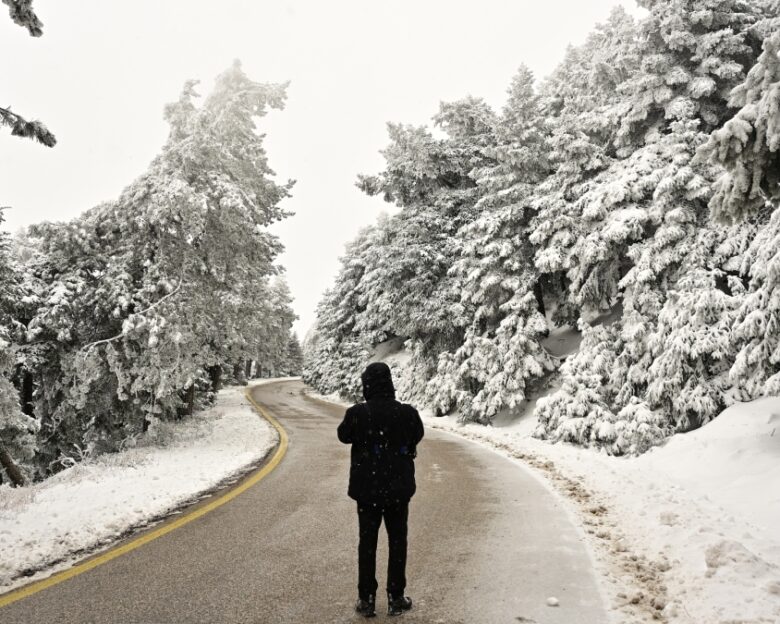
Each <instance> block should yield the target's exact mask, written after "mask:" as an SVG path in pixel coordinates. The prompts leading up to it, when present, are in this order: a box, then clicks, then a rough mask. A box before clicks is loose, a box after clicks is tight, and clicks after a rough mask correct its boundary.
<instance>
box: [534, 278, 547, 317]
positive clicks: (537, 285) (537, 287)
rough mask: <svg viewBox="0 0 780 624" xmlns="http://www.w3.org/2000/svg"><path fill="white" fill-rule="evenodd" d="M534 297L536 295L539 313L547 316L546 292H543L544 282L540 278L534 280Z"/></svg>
mask: <svg viewBox="0 0 780 624" xmlns="http://www.w3.org/2000/svg"><path fill="white" fill-rule="evenodd" d="M534 297H536V309H537V310H539V314H541V315H542V316H545V314H546V311H545V308H544V294H543V293H542V283H541V282H540V281H539V280H536V281H535V282H534Z"/></svg>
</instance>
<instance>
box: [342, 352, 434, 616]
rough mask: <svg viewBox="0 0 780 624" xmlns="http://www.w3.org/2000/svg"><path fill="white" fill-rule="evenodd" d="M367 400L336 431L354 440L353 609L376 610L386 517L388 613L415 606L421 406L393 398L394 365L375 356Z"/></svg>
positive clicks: (367, 374)
mask: <svg viewBox="0 0 780 624" xmlns="http://www.w3.org/2000/svg"><path fill="white" fill-rule="evenodd" d="M361 381H362V382H363V396H364V398H365V399H366V400H365V402H364V403H357V404H356V405H353V406H352V407H350V408H349V409H348V410H347V412H346V414H344V420H343V421H342V422H341V424H340V425H339V427H338V437H339V440H340V441H341V442H343V443H344V444H351V445H352V459H351V465H350V471H349V490H348V492H347V493H348V495H349V497H350V498H353V499H355V500H356V501H357V511H358V525H359V536H360V540H359V544H358V601H357V603H356V604H355V611H357V612H358V613H359V614H360V615H363V616H365V617H373V616H374V615H376V613H375V610H376V590H377V587H378V583H377V581H376V545H377V539H378V537H379V526H380V525H381V524H382V519H383V518H384V521H385V528H386V529H387V541H388V550H389V553H388V562H387V614H388V615H401V614H402V613H403V612H404V611H408V610H409V609H411V608H412V600H411V598H409V597H408V596H404V590H405V589H406V536H407V520H408V517H409V500H410V499H411V498H412V496H414V492H415V490H416V485H415V481H414V458H415V457H416V456H417V445H418V444H419V442H420V440H422V437H423V424H422V420H421V419H420V415H419V414H418V413H417V410H416V409H415V408H414V407H412V406H411V405H407V404H405V403H400V402H399V401H396V399H395V388H394V387H393V379H392V376H391V374H390V368H389V367H388V366H387V364H385V363H384V362H374V363H372V364H369V365H368V367H366V370H365V371H364V372H363V374H362V375H361Z"/></svg>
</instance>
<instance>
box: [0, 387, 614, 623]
mask: <svg viewBox="0 0 780 624" xmlns="http://www.w3.org/2000/svg"><path fill="white" fill-rule="evenodd" d="M303 388H304V387H303V384H302V383H301V382H297V381H292V382H280V383H274V384H270V385H265V386H258V387H256V388H254V389H253V390H252V393H253V397H254V398H255V400H256V401H258V402H259V403H261V404H263V405H264V406H265V407H266V408H267V409H268V410H269V411H270V412H271V413H272V414H273V415H274V416H275V417H277V418H278V419H279V421H280V422H281V423H282V425H283V426H284V428H285V429H286V430H287V432H288V434H289V438H290V445H289V449H288V451H287V455H286V456H285V457H284V459H283V460H282V462H281V464H279V466H277V468H276V469H275V470H273V472H271V473H270V474H269V475H268V476H267V477H266V478H265V479H263V480H262V481H261V482H260V483H258V484H257V485H255V486H253V487H251V488H250V489H249V490H247V491H246V492H244V493H243V494H241V495H239V496H238V497H237V498H235V499H233V500H232V501H230V502H229V503H227V504H225V505H223V506H222V507H219V508H217V509H215V510H213V511H211V512H209V513H208V514H206V515H204V516H202V517H201V518H198V519H197V520H194V521H193V522H191V523H189V524H187V525H186V526H183V527H180V528H178V529H175V530H173V531H172V532H170V533H168V534H167V535H164V536H162V537H160V538H158V539H156V540H154V541H152V542H150V543H148V544H145V545H144V546H142V547H140V548H138V549H136V550H133V551H131V552H129V553H127V554H124V555H122V556H120V557H118V558H116V559H114V560H112V561H110V562H108V563H105V564H103V565H100V566H98V567H96V568H94V569H92V570H90V571H88V572H85V573H84V574H81V575H79V576H76V577H74V578H72V579H69V580H67V581H65V582H63V583H60V584H58V585H55V586H53V587H50V588H48V589H45V590H43V591H41V592H39V593H37V594H34V595H32V596H29V597H27V598H25V599H22V600H20V601H18V602H15V603H13V604H11V605H8V606H6V607H3V608H0V622H2V623H3V624H17V623H25V624H27V623H29V624H32V623H35V624H46V623H49V622H51V623H55V622H56V623H57V624H68V623H73V624H86V623H91V622H95V623H98V622H99V623H122V624H124V623H128V624H129V623H137V624H156V623H166V624H167V623H174V622H176V623H179V622H181V623H185V622H186V623H195V622H198V623H200V622H202V623H204V624H205V623H208V624H217V623H221V622H253V623H258V624H274V623H277V622H279V623H285V624H288V623H289V624H306V623H312V624H315V623H316V624H324V623H329V622H341V623H344V622H362V621H364V620H363V618H360V617H358V616H356V615H354V614H353V612H352V605H353V602H354V599H355V597H356V593H357V590H356V584H357V578H356V576H357V570H356V567H357V566H356V549H357V517H356V513H355V508H354V507H355V506H354V503H353V502H352V501H351V500H349V499H348V498H347V497H346V485H347V475H348V463H349V452H348V447H346V446H342V445H341V444H339V443H338V441H337V439H336V434H335V429H336V425H337V424H338V422H339V421H340V419H341V417H342V416H343V412H344V410H343V408H340V407H338V406H335V405H332V404H329V403H324V402H321V401H318V400H316V399H313V398H311V397H309V396H307V395H305V394H304V392H303ZM417 482H418V490H417V491H418V493H417V495H416V496H415V497H414V499H413V500H412V503H411V506H410V526H409V540H410V550H409V566H408V570H407V576H408V581H409V586H408V588H407V593H408V594H409V595H411V596H412V597H413V599H414V601H415V608H414V609H413V610H412V611H411V612H410V613H407V614H406V615H404V616H402V617H401V618H386V616H385V615H384V614H383V610H384V607H385V601H384V597H383V596H379V599H378V605H377V609H378V614H379V617H377V618H376V619H375V620H373V621H374V622H381V621H384V620H386V619H388V620H389V619H392V621H395V622H398V623H400V624H404V623H406V624H411V623H413V622H415V623H426V624H494V623H495V624H503V623H506V624H510V623H513V624H516V623H517V622H525V623H527V624H528V623H533V622H536V623H538V624H556V623H566V624H580V623H581V624H603V623H605V622H607V621H608V617H607V615H606V613H605V610H604V607H603V605H602V600H601V594H600V592H599V590H598V587H597V583H596V579H595V577H594V574H593V571H592V566H591V561H590V559H589V557H588V555H587V553H586V551H585V549H584V548H583V546H582V543H581V539H580V535H579V533H578V532H577V530H576V529H575V527H574V526H573V525H572V524H571V522H570V521H569V519H568V516H567V515H566V513H565V511H564V510H563V509H561V504H560V503H559V501H558V499H557V498H556V497H555V496H553V495H552V494H550V493H549V492H548V491H547V490H546V489H545V488H544V487H543V486H542V485H541V484H540V483H539V482H538V481H537V480H536V479H535V478H534V477H533V476H531V475H530V474H528V473H527V472H526V471H525V470H523V469H522V468H521V467H520V466H518V465H517V464H516V463H514V462H511V461H509V460H507V459H504V458H503V457H501V456H499V455H498V454H495V453H493V452H491V451H489V450H486V449H483V448H481V447H480V446H478V445H476V444H472V443H469V442H465V441H462V440H460V439H459V438H456V437H454V436H451V435H448V434H445V433H439V432H435V431H431V430H427V431H426V438H425V440H423V442H422V443H421V445H420V447H419V456H418V458H417ZM385 546H386V538H385V536H384V535H382V537H380V551H379V554H378V563H377V570H378V573H379V574H378V580H379V584H380V590H381V588H382V587H383V585H384V563H383V562H384V561H386V556H387V553H386V549H385ZM550 596H555V597H557V598H558V599H559V601H560V606H559V607H549V606H547V605H546V599H547V598H548V597H550Z"/></svg>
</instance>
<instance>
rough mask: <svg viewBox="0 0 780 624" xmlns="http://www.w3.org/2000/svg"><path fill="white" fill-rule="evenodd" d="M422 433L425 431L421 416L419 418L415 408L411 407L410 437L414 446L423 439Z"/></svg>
mask: <svg viewBox="0 0 780 624" xmlns="http://www.w3.org/2000/svg"><path fill="white" fill-rule="evenodd" d="M423 435H425V431H424V429H423V423H422V418H420V414H419V413H418V412H417V410H416V409H414V408H412V437H413V440H414V442H413V444H414V445H415V446H417V445H418V444H419V443H420V440H422V439H423Z"/></svg>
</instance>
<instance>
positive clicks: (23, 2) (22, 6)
mask: <svg viewBox="0 0 780 624" xmlns="http://www.w3.org/2000/svg"><path fill="white" fill-rule="evenodd" d="M3 4H7V5H8V12H9V13H10V14H11V19H12V20H13V21H14V23H16V24H18V25H19V26H22V27H24V28H26V29H27V31H28V32H29V33H30V34H31V35H32V36H33V37H40V36H41V35H42V34H43V22H41V20H39V19H38V16H37V15H36V14H35V11H33V8H32V0H3Z"/></svg>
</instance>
